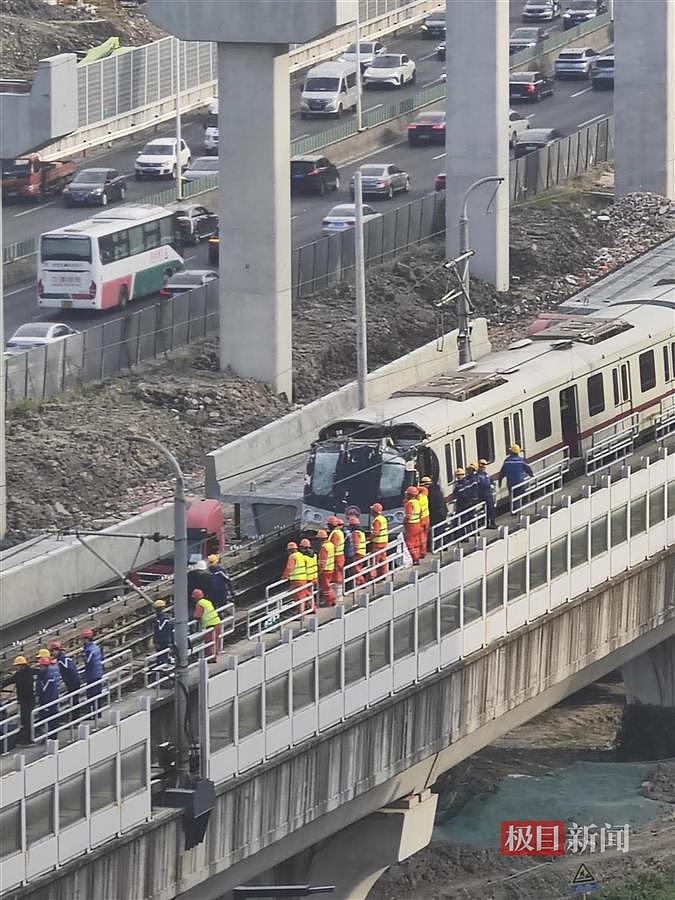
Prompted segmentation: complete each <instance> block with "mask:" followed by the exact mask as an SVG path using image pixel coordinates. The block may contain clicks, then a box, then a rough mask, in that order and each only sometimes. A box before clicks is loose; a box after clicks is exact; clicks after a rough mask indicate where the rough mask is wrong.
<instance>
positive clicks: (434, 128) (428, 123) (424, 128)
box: [408, 112, 445, 147]
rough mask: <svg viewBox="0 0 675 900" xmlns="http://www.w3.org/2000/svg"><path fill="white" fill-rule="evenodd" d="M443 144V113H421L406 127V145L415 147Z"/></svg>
mask: <svg viewBox="0 0 675 900" xmlns="http://www.w3.org/2000/svg"><path fill="white" fill-rule="evenodd" d="M432 143H434V144H444V143H445V113H444V112H421V113H420V114H419V115H418V116H417V118H416V119H415V120H414V121H413V122H411V123H410V125H408V144H409V145H410V146H411V147H416V146H418V145H419V144H432Z"/></svg>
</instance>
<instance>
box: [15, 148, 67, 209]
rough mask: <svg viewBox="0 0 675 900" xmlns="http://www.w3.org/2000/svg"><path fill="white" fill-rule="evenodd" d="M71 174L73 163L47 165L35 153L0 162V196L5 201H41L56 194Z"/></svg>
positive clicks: (63, 162)
mask: <svg viewBox="0 0 675 900" xmlns="http://www.w3.org/2000/svg"><path fill="white" fill-rule="evenodd" d="M74 174H75V161H74V160H72V159H62V160H58V161H54V162H47V161H46V160H44V159H40V157H39V156H38V154H37V153H28V154H27V155H26V156H21V157H19V158H18V159H3V161H2V196H3V198H5V199H8V200H10V199H13V198H18V199H24V200H26V199H27V200H42V199H43V198H44V197H46V196H47V195H48V194H54V193H59V192H60V191H62V190H63V188H64V187H65V186H66V185H67V184H68V182H69V181H70V180H71V178H72V177H73V175H74Z"/></svg>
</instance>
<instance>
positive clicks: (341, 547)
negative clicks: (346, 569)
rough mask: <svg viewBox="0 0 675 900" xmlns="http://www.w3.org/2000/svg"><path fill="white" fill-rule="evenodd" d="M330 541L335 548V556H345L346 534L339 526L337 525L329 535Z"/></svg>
mask: <svg viewBox="0 0 675 900" xmlns="http://www.w3.org/2000/svg"><path fill="white" fill-rule="evenodd" d="M328 540H329V541H330V542H331V544H332V545H333V546H334V547H335V555H336V556H344V555H345V533H344V531H343V530H342V529H341V528H340V526H339V525H336V526H335V528H334V529H333V530H332V531H331V533H330V534H329V535H328Z"/></svg>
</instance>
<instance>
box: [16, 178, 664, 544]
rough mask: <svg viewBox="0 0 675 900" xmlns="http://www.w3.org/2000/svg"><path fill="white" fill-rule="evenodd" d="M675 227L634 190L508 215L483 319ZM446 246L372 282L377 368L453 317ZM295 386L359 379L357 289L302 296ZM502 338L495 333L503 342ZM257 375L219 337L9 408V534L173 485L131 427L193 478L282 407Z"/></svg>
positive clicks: (595, 270)
mask: <svg viewBox="0 0 675 900" xmlns="http://www.w3.org/2000/svg"><path fill="white" fill-rule="evenodd" d="M669 234H675V204H673V205H669V204H668V202H667V201H664V200H662V199H661V198H658V197H653V196H648V195H641V196H637V195H635V196H632V197H629V198H626V199H624V200H622V201H621V202H619V203H617V204H616V205H615V206H614V207H611V208H609V209H608V210H603V211H602V213H601V214H599V213H598V212H597V211H596V212H594V211H593V210H591V209H589V208H587V207H585V206H584V205H582V204H580V203H578V202H575V201H574V200H570V198H566V199H565V200H564V201H559V202H551V201H549V202H547V203H546V204H545V205H543V204H542V205H537V206H531V207H525V208H521V209H519V210H517V211H515V212H514V214H513V216H512V222H511V248H512V287H511V290H510V291H509V292H508V293H507V294H502V295H499V294H497V293H496V292H495V291H494V290H493V289H492V288H491V287H490V286H488V285H485V284H482V283H481V282H478V281H473V282H472V297H473V302H474V307H475V310H476V314H477V315H485V316H486V317H487V318H488V320H489V322H490V324H491V326H493V336H494V337H496V342H497V343H498V344H499V343H500V342H501V343H504V342H505V341H507V340H509V339H510V338H511V336H512V335H513V334H516V333H519V332H521V331H522V328H523V325H524V324H525V323H527V322H528V321H529V320H530V319H531V318H532V317H533V315H534V314H535V313H536V311H537V310H540V309H544V308H550V307H553V306H555V305H556V304H557V303H559V302H560V301H561V300H563V299H564V298H566V297H569V296H570V295H571V294H573V293H575V292H577V291H578V290H580V289H581V288H582V287H583V286H585V285H586V284H588V283H590V282H591V281H592V280H593V279H596V278H598V277H601V276H602V275H603V274H605V273H606V271H611V270H612V269H613V268H615V267H617V266H619V265H621V264H622V263H624V262H626V261H627V260H629V259H632V258H633V257H635V256H637V255H639V254H640V253H642V252H644V251H645V250H647V249H648V248H650V247H651V246H653V245H654V244H656V243H658V242H660V241H662V240H663V239H664V238H665V237H666V236H668V235H669ZM444 260H445V251H444V247H443V245H442V244H441V243H433V242H430V243H428V244H425V245H424V246H422V247H420V248H418V249H416V250H415V251H414V252H411V253H407V254H404V255H403V256H402V257H400V259H399V260H397V261H396V262H394V263H393V264H390V265H386V266H383V267H381V268H379V269H377V270H373V271H371V272H370V274H369V275H368V279H367V296H368V315H369V322H368V344H369V348H368V352H369V366H370V368H371V369H374V368H376V367H377V366H381V365H383V364H384V363H387V362H389V361H391V360H392V359H395V358H396V357H398V356H400V355H401V354H404V353H407V352H409V351H410V350H412V349H414V348H415V347H418V346H420V345H421V344H423V343H426V342H427V341H429V340H432V339H433V338H434V337H435V336H436V335H438V334H439V333H441V332H442V331H443V330H446V331H447V330H449V329H450V328H451V327H453V325H454V311H453V310H452V309H447V310H446V311H445V312H444V317H443V320H442V321H441V320H439V313H438V310H437V309H436V307H435V303H436V302H437V301H438V299H439V297H441V296H442V295H443V294H444V293H445V292H446V291H447V290H448V284H449V281H448V274H447V272H446V270H445V269H444V268H443V262H444ZM293 318H294V335H293V341H294V353H293V359H294V378H295V396H296V400H297V401H298V402H299V403H306V402H308V401H310V400H314V399H315V398H317V397H320V396H322V395H324V394H326V393H328V392H329V391H330V390H333V389H334V388H336V387H338V386H340V385H341V384H344V383H346V382H347V381H349V380H350V379H351V378H353V377H354V373H355V369H356V365H355V354H354V345H355V336H354V292H353V288H352V287H351V286H350V285H347V284H341V285H336V286H334V287H331V288H329V289H327V290H325V291H323V292H321V293H318V294H316V295H314V296H312V297H310V298H307V299H303V300H299V301H297V302H295V303H294V310H293ZM494 337H493V339H494ZM289 409H290V406H289V405H288V404H287V403H286V402H285V401H284V400H283V399H280V398H278V397H275V396H273V395H272V394H271V393H270V392H269V390H267V389H266V388H265V387H264V386H261V385H259V384H256V383H253V382H250V381H245V380H242V379H240V378H237V377H235V376H234V375H232V374H231V373H220V372H218V371H217V348H216V346H215V344H214V342H204V343H202V344H198V345H193V346H192V347H190V348H188V349H186V350H185V351H183V352H180V353H177V354H175V355H174V356H173V358H171V359H168V360H167V361H165V362H162V363H154V364H152V365H144V366H142V367H141V368H139V369H138V370H136V371H134V372H133V373H132V374H130V375H128V376H125V377H120V378H117V379H113V380H110V381H108V382H106V383H104V384H100V385H93V386H90V387H88V388H86V389H83V390H81V391H78V392H76V393H73V394H71V395H64V396H61V397H58V398H55V399H53V400H50V401H47V402H44V403H39V404H27V405H24V406H21V407H19V408H15V409H13V410H10V411H9V413H8V417H7V450H8V458H7V484H8V490H9V502H8V522H9V529H10V541H11V542H17V541H19V540H23V539H25V538H27V537H31V536H33V535H35V534H40V533H41V532H44V531H47V530H49V529H59V528H68V527H73V526H76V525H77V526H82V525H85V524H86V525H90V524H92V523H98V524H100V523H101V521H102V520H105V519H109V518H110V517H113V516H120V515H123V514H125V513H128V512H129V511H131V510H133V509H136V508H137V507H138V505H139V503H140V502H142V501H145V500H149V499H152V498H153V497H156V496H161V495H164V494H165V493H167V490H166V485H163V484H162V483H161V479H162V478H164V477H165V469H164V467H163V466H162V464H161V462H160V461H159V460H158V458H157V456H156V455H155V454H154V453H153V452H151V451H148V449H147V448H145V447H141V446H139V445H135V446H134V447H133V448H130V446H129V444H128V442H127V441H126V440H125V436H126V435H128V434H129V432H130V431H131V430H134V429H136V430H138V431H140V432H144V433H146V434H151V435H153V436H155V437H156V438H158V439H160V440H162V441H164V443H166V444H167V445H168V446H169V447H171V448H172V449H173V450H174V451H175V453H176V455H177V457H178V459H179V461H180V463H181V464H182V466H183V467H184V469H185V471H186V472H190V473H193V475H194V479H193V480H194V481H196V482H199V481H200V478H201V469H200V466H201V463H202V460H203V455H204V453H205V452H207V451H209V450H212V449H214V448H216V447H218V446H221V445H222V444H225V443H227V442H228V441H232V440H234V439H235V438H237V437H240V436H241V435H244V434H247V433H248V432H250V431H251V430H254V429H256V428H259V427H260V426H262V425H264V424H265V423H266V422H269V421H271V420H273V419H277V418H279V417H280V416H282V415H283V414H284V413H286V412H287V411H288V410H289Z"/></svg>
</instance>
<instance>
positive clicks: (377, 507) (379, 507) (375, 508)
mask: <svg viewBox="0 0 675 900" xmlns="http://www.w3.org/2000/svg"><path fill="white" fill-rule="evenodd" d="M370 508H371V509H372V511H373V512H374V513H375V514H376V515H378V516H379V514H380V513H381V512H382V509H383V507H382V504H381V503H373V505H372V506H371V507H370Z"/></svg>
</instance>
